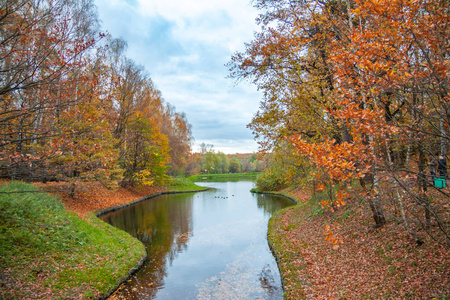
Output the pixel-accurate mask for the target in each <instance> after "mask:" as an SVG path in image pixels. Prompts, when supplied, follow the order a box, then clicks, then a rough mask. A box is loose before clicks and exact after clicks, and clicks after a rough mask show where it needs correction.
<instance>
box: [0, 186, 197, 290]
mask: <svg viewBox="0 0 450 300" xmlns="http://www.w3.org/2000/svg"><path fill="white" fill-rule="evenodd" d="M37 186H39V188H40V190H47V191H51V192H52V194H57V195H58V197H55V196H54V195H49V194H47V193H43V192H41V191H40V190H39V189H37V188H36V187H34V186H32V185H28V184H24V183H20V182H12V183H10V184H4V185H3V186H2V187H1V188H2V190H1V192H2V193H0V212H1V214H2V216H1V217H2V218H1V220H0V232H1V238H0V265H2V266H4V267H2V269H1V270H0V298H2V299H96V298H101V297H103V296H105V295H108V294H109V293H110V292H112V291H113V290H114V289H115V288H116V287H117V285H118V284H119V283H120V282H122V281H123V280H124V279H125V278H126V277H127V276H128V274H130V273H131V272H133V271H134V269H135V268H136V266H139V265H140V263H141V262H142V260H143V259H144V257H145V255H146V251H145V248H144V246H143V245H142V244H141V243H140V242H139V241H138V240H136V239H135V238H133V237H131V236H130V235H129V234H127V233H125V232H123V231H121V230H118V229H116V228H114V227H112V226H110V225H109V224H106V223H104V222H103V221H101V220H99V219H98V218H97V217H96V216H95V213H94V211H99V210H102V209H106V208H110V207H114V206H118V205H126V204H129V203H130V202H134V201H138V200H139V199H142V198H143V197H148V196H149V195H154V194H157V193H161V192H169V191H180V190H201V189H203V188H201V187H198V186H195V185H193V184H192V183H190V182H185V180H176V181H172V183H171V184H170V185H169V186H168V187H145V188H118V189H115V190H110V189H107V188H106V187H105V186H103V185H102V184H101V183H98V182H91V183H80V184H79V185H77V186H76V187H75V189H74V188H73V186H68V185H67V184H62V183H52V184H46V185H43V184H37ZM25 191H26V192H25ZM57 198H59V199H57Z"/></svg>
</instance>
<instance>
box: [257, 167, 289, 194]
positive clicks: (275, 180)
mask: <svg viewBox="0 0 450 300" xmlns="http://www.w3.org/2000/svg"><path fill="white" fill-rule="evenodd" d="M288 185H289V184H288V182H287V181H286V178H285V174H284V173H283V171H282V170H280V169H275V168H269V169H266V170H264V172H262V173H261V174H260V175H259V176H258V177H257V181H256V186H257V188H258V190H260V191H279V190H281V189H283V188H286V187H288Z"/></svg>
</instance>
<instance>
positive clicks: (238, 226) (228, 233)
mask: <svg viewBox="0 0 450 300" xmlns="http://www.w3.org/2000/svg"><path fill="white" fill-rule="evenodd" d="M255 223H260V221H259V220H252V219H250V220H241V221H236V222H233V223H221V224H216V225H215V226H213V227H209V228H203V229H201V230H198V231H196V234H195V237H193V238H192V241H193V242H195V243H196V244H198V245H203V246H208V245H214V246H227V245H231V244H233V242H235V241H236V240H241V239H248V236H247V235H245V234H243V233H245V231H246V230H248V229H249V228H254V227H255V225H258V224H255ZM257 238H258V236H253V237H252V239H257ZM249 242H251V241H249Z"/></svg>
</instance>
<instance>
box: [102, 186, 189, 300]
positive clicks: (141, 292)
mask: <svg viewBox="0 0 450 300" xmlns="http://www.w3.org/2000/svg"><path fill="white" fill-rule="evenodd" d="M192 202H193V197H192V195H166V196H161V197H158V198H156V199H150V200H148V201H145V202H142V203H138V204H136V205H133V206H130V207H127V208H125V209H122V210H120V211H117V212H114V213H111V214H108V215H106V216H104V217H103V220H104V221H106V222H108V223H109V224H111V225H113V226H115V227H117V228H120V229H122V230H124V231H126V232H128V233H130V234H131V235H132V236H134V237H136V238H137V239H139V240H140V241H141V242H142V243H143V244H144V245H145V247H146V249H147V262H146V263H145V265H144V266H143V267H142V269H141V270H140V271H139V272H138V273H137V274H135V275H134V276H133V278H131V280H130V281H128V282H126V284H124V285H123V286H122V287H121V289H120V290H119V291H118V292H117V293H115V295H114V297H113V299H114V298H115V299H142V298H145V299H153V298H155V297H156V293H157V292H158V289H159V288H161V287H162V286H163V285H164V278H165V277H166V275H167V265H168V263H167V261H169V263H171V262H172V261H173V260H174V259H175V258H176V257H177V255H178V253H181V252H182V251H183V250H185V249H186V248H187V243H188V241H189V238H190V237H191V236H192V233H191V232H192Z"/></svg>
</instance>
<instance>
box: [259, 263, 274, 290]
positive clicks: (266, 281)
mask: <svg viewBox="0 0 450 300" xmlns="http://www.w3.org/2000/svg"><path fill="white" fill-rule="evenodd" d="M258 278H259V282H260V283H261V287H262V288H263V289H264V290H266V291H267V294H268V295H269V296H274V295H277V294H278V293H279V287H278V285H277V282H276V281H275V278H274V275H273V274H272V271H271V270H270V266H269V265H265V266H264V268H263V269H262V271H261V273H259V274H258Z"/></svg>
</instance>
